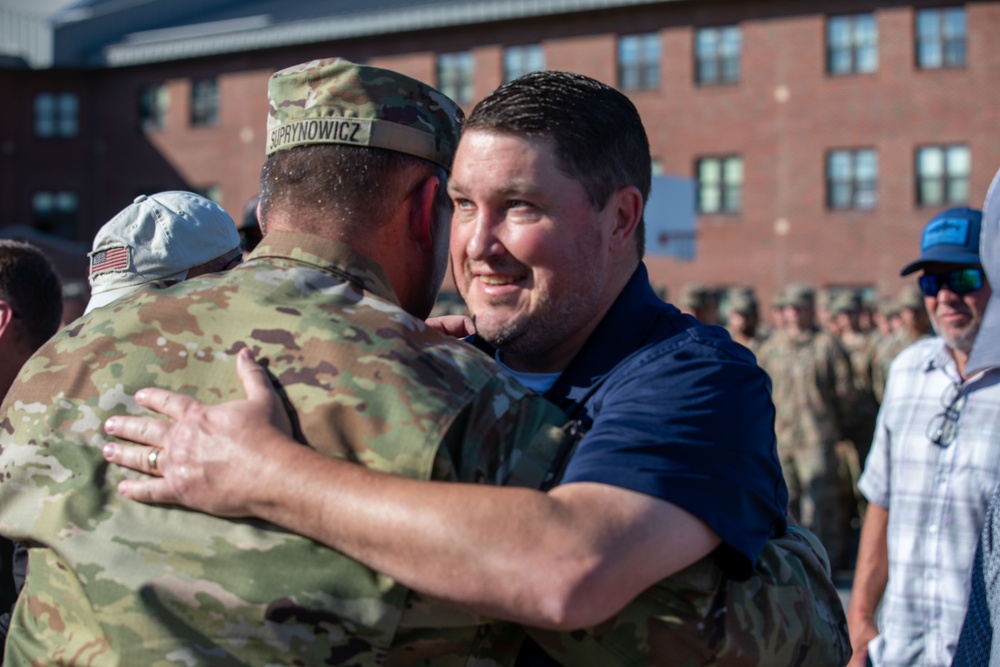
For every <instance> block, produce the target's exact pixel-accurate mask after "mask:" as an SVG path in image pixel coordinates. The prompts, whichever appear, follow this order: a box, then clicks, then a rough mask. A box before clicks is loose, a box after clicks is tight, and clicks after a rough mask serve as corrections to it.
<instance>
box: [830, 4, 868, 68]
mask: <svg viewBox="0 0 1000 667" xmlns="http://www.w3.org/2000/svg"><path fill="white" fill-rule="evenodd" d="M876 69H878V28H877V27H876V25H875V15H874V14H857V15H855V16H831V17H830V19H829V21H828V22H827V24H826V70H827V72H829V73H830V74H866V73H869V72H874V71H875V70H876Z"/></svg>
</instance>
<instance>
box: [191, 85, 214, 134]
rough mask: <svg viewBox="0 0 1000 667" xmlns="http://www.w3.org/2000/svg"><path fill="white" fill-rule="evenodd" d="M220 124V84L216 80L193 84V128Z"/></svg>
mask: <svg viewBox="0 0 1000 667" xmlns="http://www.w3.org/2000/svg"><path fill="white" fill-rule="evenodd" d="M218 123H219V84H218V82H216V80H215V79H195V80H194V81H192V82H191V126H192V127H211V126H213V125H217V124H218Z"/></svg>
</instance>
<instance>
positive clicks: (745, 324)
mask: <svg viewBox="0 0 1000 667" xmlns="http://www.w3.org/2000/svg"><path fill="white" fill-rule="evenodd" d="M726 322H727V325H728V326H727V327H726V329H727V330H728V331H729V335H730V336H732V338H733V340H734V341H736V342H737V343H739V344H740V345H742V346H744V347H745V348H747V349H748V350H750V351H751V352H753V353H754V354H757V353H758V352H759V351H760V346H761V343H763V342H764V340H765V339H766V338H767V336H766V335H764V333H763V331H762V330H763V328H764V327H763V325H762V324H761V322H760V314H759V309H758V307H757V297H755V296H754V293H753V290H751V289H749V288H743V287H734V288H733V289H731V290H729V304H728V311H727V313H726Z"/></svg>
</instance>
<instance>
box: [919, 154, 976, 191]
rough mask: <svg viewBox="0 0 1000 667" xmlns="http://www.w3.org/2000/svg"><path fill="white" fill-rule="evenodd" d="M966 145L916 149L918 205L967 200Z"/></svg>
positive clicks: (967, 162)
mask: <svg viewBox="0 0 1000 667" xmlns="http://www.w3.org/2000/svg"><path fill="white" fill-rule="evenodd" d="M971 162H972V161H971V159H970V156H969V148H968V147H967V146H927V147H924V148H920V149H918V150H917V203H918V204H920V205H921V206H943V205H947V204H965V203H967V202H968V201H969V171H970V169H969V167H970V165H971Z"/></svg>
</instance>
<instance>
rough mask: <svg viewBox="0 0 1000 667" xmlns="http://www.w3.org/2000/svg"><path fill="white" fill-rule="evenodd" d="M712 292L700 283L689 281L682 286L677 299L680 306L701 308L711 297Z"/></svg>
mask: <svg viewBox="0 0 1000 667" xmlns="http://www.w3.org/2000/svg"><path fill="white" fill-rule="evenodd" d="M711 296H712V294H711V292H710V291H709V289H708V288H707V287H705V286H704V285H702V284H701V283H689V284H687V285H685V286H684V290H683V291H682V292H681V296H680V299H679V302H680V306H681V307H682V308H702V307H704V306H705V305H706V304H707V303H708V302H709V299H710V298H711Z"/></svg>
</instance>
